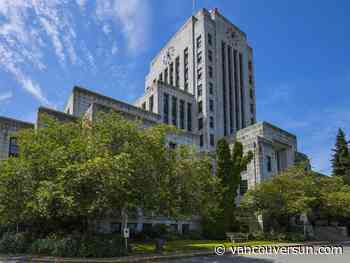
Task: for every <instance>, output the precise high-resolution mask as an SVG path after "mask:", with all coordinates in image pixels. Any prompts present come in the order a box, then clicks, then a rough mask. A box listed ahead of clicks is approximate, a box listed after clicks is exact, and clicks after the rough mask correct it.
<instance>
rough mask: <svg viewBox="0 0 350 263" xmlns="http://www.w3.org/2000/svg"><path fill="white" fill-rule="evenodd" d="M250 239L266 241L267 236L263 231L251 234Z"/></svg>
mask: <svg viewBox="0 0 350 263" xmlns="http://www.w3.org/2000/svg"><path fill="white" fill-rule="evenodd" d="M248 239H249V240H257V241H262V240H265V239H266V235H265V234H264V232H262V231H257V232H253V233H250V234H249V235H248Z"/></svg>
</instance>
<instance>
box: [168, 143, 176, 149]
mask: <svg viewBox="0 0 350 263" xmlns="http://www.w3.org/2000/svg"><path fill="white" fill-rule="evenodd" d="M169 148H170V149H172V150H174V149H176V143H175V142H169Z"/></svg>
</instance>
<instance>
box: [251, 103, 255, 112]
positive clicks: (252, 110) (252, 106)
mask: <svg viewBox="0 0 350 263" xmlns="http://www.w3.org/2000/svg"><path fill="white" fill-rule="evenodd" d="M250 113H251V114H254V104H253V103H251V104H250Z"/></svg>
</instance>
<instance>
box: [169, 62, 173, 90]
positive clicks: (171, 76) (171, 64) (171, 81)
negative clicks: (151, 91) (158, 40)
mask: <svg viewBox="0 0 350 263" xmlns="http://www.w3.org/2000/svg"><path fill="white" fill-rule="evenodd" d="M169 79H170V85H174V63H173V62H171V63H170V71H169Z"/></svg>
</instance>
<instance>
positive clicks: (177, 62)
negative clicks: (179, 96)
mask: <svg viewBox="0 0 350 263" xmlns="http://www.w3.org/2000/svg"><path fill="white" fill-rule="evenodd" d="M175 86H176V87H177V88H178V87H179V86H180V57H176V59H175Z"/></svg>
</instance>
